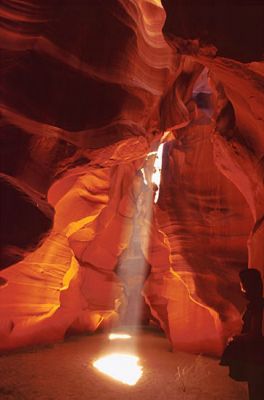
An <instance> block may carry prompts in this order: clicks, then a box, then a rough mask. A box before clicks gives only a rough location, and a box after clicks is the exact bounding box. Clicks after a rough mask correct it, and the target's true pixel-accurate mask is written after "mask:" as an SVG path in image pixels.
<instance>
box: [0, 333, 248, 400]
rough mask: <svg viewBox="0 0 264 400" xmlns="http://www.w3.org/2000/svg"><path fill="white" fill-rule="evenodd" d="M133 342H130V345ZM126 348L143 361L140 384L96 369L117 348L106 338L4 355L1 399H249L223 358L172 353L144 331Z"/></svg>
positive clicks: (165, 343) (161, 340)
mask: <svg viewBox="0 0 264 400" xmlns="http://www.w3.org/2000/svg"><path fill="white" fill-rule="evenodd" d="M130 343H131V342H130ZM130 343H129V344H127V345H125V346H128V349H127V350H128V351H130V352H133V353H136V354H137V355H138V356H139V357H140V364H141V365H142V366H143V375H142V377H141V378H140V380H139V382H138V383H137V384H136V385H135V386H128V385H124V384H122V383H120V382H117V381H115V380H113V379H111V378H110V377H107V376H105V375H104V374H102V373H101V372H99V371H97V370H96V369H95V368H94V367H93V365H92V363H93V361H95V360H96V359H97V358H98V357H99V356H100V355H105V354H108V353H110V352H111V351H114V350H117V347H118V346H119V344H117V342H110V341H109V340H108V338H107V335H105V334H96V335H92V336H75V337H71V338H68V339H66V340H65V341H64V342H61V343H56V344H52V345H47V346H39V347H31V348H27V349H21V350H18V351H13V352H11V353H6V354H1V355H0V399H1V400H70V399H71V400H77V399H78V400H84V399H85V400H93V399H97V400H118V399H123V398H124V399H126V400H134V399H135V400H140V399H144V400H152V399H158V400H163V399H164V400H165V399H166V400H173V399H178V400H246V399H247V385H246V384H245V383H240V382H235V381H233V380H231V379H230V378H229V377H228V370H227V368H225V367H220V366H219V365H218V360H217V359H213V358H209V357H205V356H202V355H192V354H186V353H182V352H174V353H172V352H171V351H170V346H169V343H168V341H167V339H166V338H164V336H163V335H162V334H160V333H158V332H153V331H142V332H139V333H137V334H135V340H134V342H133V341H132V343H133V344H132V345H131V344H130Z"/></svg>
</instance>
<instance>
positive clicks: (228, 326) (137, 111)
mask: <svg viewBox="0 0 264 400" xmlns="http://www.w3.org/2000/svg"><path fill="white" fill-rule="evenodd" d="M0 15H1V20H2V27H1V28H0V37H1V41H0V45H1V114H2V119H1V149H0V152H1V172H0V178H1V179H0V183H1V265H0V351H1V354H3V355H4V356H3V360H4V361H3V363H5V360H7V358H8V357H9V355H11V357H12V356H13V355H14V356H15V355H16V356H17V355H18V356H19V355H20V356H21V354H22V355H23V353H20V352H21V351H23V350H21V349H23V348H25V349H28V348H29V346H31V347H30V348H34V349H35V348H36V347H32V346H37V348H39V349H41V348H42V346H44V351H45V349H47V348H48V349H50V347H45V346H53V345H54V346H56V343H60V344H61V345H65V344H66V345H67V343H69V345H70V346H72V347H73V350H72V351H73V352H74V345H75V344H76V346H77V347H78V348H79V350H78V351H81V350H80V349H81V344H82V343H83V341H87V343H88V342H89V341H90V343H96V342H94V341H95V340H96V338H97V337H105V336H107V335H108V334H109V333H111V332H118V331H119V328H122V329H123V330H124V329H125V331H126V332H129V333H131V332H132V333H133V332H136V335H139V336H140V335H141V333H140V332H141V331H142V337H143V339H142V340H143V341H144V340H146V341H147V339H144V338H145V336H144V335H147V334H146V331H148V330H149V331H150V332H152V333H151V335H153V334H154V335H157V337H159V335H161V337H164V338H166V340H167V342H166V343H167V347H166V348H163V349H162V351H163V352H164V353H168V354H169V355H170V357H174V360H176V359H177V352H180V354H182V356H181V357H197V355H200V356H201V355H204V356H205V357H208V360H217V361H215V362H216V364H217V363H218V362H219V358H220V357H221V354H222V352H223V350H224V348H225V346H226V343H227V340H228V339H229V338H230V337H232V336H234V335H237V334H239V332H240V331H241V327H242V313H243V310H244V309H245V305H246V301H245V299H244V298H243V296H242V294H241V288H240V282H239V272H240V271H241V270H243V269H246V268H249V269H250V268H255V269H258V270H259V271H260V273H261V274H262V276H263V273H264V90H263V88H264V62H263V57H264V28H263V21H264V4H263V2H261V1H254V0H251V1H246V0H240V2H237V1H234V0H229V1H227V0H222V1H219V2H217V1H213V0H212V1H210V0H208V1H202V0H189V1H186V0H87V1H79V0H76V1H65V0H62V1H57V0H38V1H33V0H3V2H2V5H1V6H0ZM124 327H125V328H124ZM144 329H145V331H144ZM153 332H154V333H153ZM157 337H156V336H155V338H156V339H153V338H152V339H151V338H150V341H151V340H152V341H153V347H155V340H158V339H157ZM78 338H80V339H79V340H80V342H78ZM164 340H165V339H164ZM67 341H69V342H67ZM87 346H89V344H87ZM144 346H145V347H146V346H147V343H145V345H142V347H144ZM84 347H85V344H84ZM51 348H52V347H51ZM55 349H56V347H55ZM168 350H170V352H169V351H168ZM34 351H35V350H34ZM38 351H40V352H41V350H37V354H38ZM87 351H88V350H87ZM155 351H156V350H153V352H154V353H155ZM154 353H153V354H154ZM7 354H8V356H7ZM25 354H29V353H25ZM155 354H156V353H155ZM157 354H158V353H157ZM57 356H58V359H59V358H60V355H57ZM153 357H154V356H153ZM157 357H160V355H157ZM210 357H211V358H210ZM0 358H1V357H0ZM62 359H63V357H62ZM195 359H196V358H195ZM67 360H68V359H67ZM188 360H192V358H190V359H189V358H188ZM188 360H187V361H188ZM199 360H200V359H199ZM187 361H186V362H187ZM65 362H66V361H65ZM67 362H69V360H68V361H67ZM153 362H154V361H153ZM167 362H168V368H169V367H170V365H172V364H170V363H172V361H168V360H167ZM188 362H189V363H191V361H188ZM208 362H209V361H208ZM210 362H211V361H210ZM175 363H176V361H175ZM0 364H1V362H0ZM161 364H162V362H161ZM10 368H11V367H10ZM61 368H62V369H63V365H61ZM197 368H198V367H197ZM214 368H218V367H216V366H215V367H214ZM198 369H199V368H198ZM200 369H201V371H202V367H201V368H200ZM219 369H221V373H222V374H224V373H226V374H227V371H225V370H224V369H223V368H220V367H219ZM8 371H9V370H8ZM190 371H191V370H190ZM201 371H200V374H202V372H201ZM190 374H191V372H190ZM0 375H1V372H0ZM168 376H169V375H168ZM171 379H172V378H171ZM215 379H216V381H217V378H215ZM225 379H226V381H228V382H229V379H230V378H228V377H226V378H225ZM95 381H96V384H97V385H98V386H100V379H99V378H98V376H96V378H95ZM105 385H106V384H105ZM160 385H161V386H162V383H160ZM164 385H165V383H164ZM166 385H167V383H166ZM168 385H173V384H172V382H170V383H168ZM184 385H185V384H184ZM234 385H235V383H234ZM242 385H243V384H242ZM187 386H188V385H187V384H186V387H187ZM184 387H185V386H184ZM242 389H243V390H244V389H245V388H244V386H243V387H240V386H239V388H238V389H237V388H236V387H235V386H234V387H233V389H232V390H233V392H232V393H233V397H232V396H230V397H228V394H225V395H223V393H222V392H221V390H222V389H221V388H220V389H219V394H218V397H217V395H215V397H213V394H212V393H211V394H210V393H209V394H208V395H205V394H204V395H201V397H198V395H197V393H196V394H192V393H190V394H188V391H187V392H184V391H183V392H182V393H183V394H182V397H180V396H178V397H177V398H179V399H184V400H185V399H186V400H192V399H201V400H207V399H208V400H210V399H214V400H220V399H227V400H228V399H230V400H232V399H233V400H235V399H239V400H244V399H246V397H243V396H246V395H245V394H244V392H243V394H238V393H240V392H238V390H242ZM1 390H2V392H1ZM98 390H99V389H98ZM107 390H109V388H108V389H105V391H107ZM156 390H157V389H156ZM226 390H228V389H226ZM236 390H237V392H236ZM142 391H143V389H142ZM55 392H56V391H55ZM55 392H54V393H55ZM6 393H7V394H6ZM126 393H127V392H126ZM133 393H134V394H133V396H135V397H131V399H134V398H135V399H140V398H141V397H144V396H143V394H142V393H143V392H142V393H140V394H139V393H137V392H133ZM172 393H173V392H172ZM186 393H187V394H186ZM221 393H222V394H221ZM1 394H2V395H3V396H4V397H3V398H4V399H12V400H13V399H18V400H19V399H20V398H21V399H22V400H23V399H26V400H28V399H35V398H36V397H38V396H36V397H34V396H33V394H32V393H31V397H30V396H28V397H27V396H26V397H23V396H22V394H21V396H22V397H21V396H20V395H16V396H14V397H12V395H10V397H8V392H5V389H4V388H2V389H1V384H0V397H1ZM19 396H20V397H19ZM49 396H50V397H48V395H47V397H45V396H42V397H41V396H40V397H38V398H40V399H71V398H73V399H74V398H76V399H77V398H78V399H81V398H86V397H81V395H80V394H79V395H78V397H74V395H72V397H71V396H70V395H65V394H64V395H63V396H62V397H60V395H59V394H57V395H54V396H53V397H52V395H51V394H49ZM67 396H68V397H67ZM87 396H88V398H91V399H92V398H100V399H101V398H102V399H110V398H118V396H120V397H121V396H124V393H123V392H122V393H121V392H120V393H119V394H118V395H117V394H116V395H115V397H107V395H105V397H102V396H101V397H100V396H99V395H98V397H96V395H95V394H94V396H95V397H89V394H87ZM164 396H165V395H164ZM195 396H196V397H195ZM129 398H130V397H129ZM150 398H153V396H150V397H148V396H145V399H150ZM157 398H159V399H163V398H164V399H165V398H168V399H169V400H170V399H172V398H174V397H173V396H172V395H170V394H168V395H167V397H162V396H158V397H157ZM175 398H176V397H175Z"/></svg>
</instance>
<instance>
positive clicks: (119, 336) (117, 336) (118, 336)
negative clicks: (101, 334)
mask: <svg viewBox="0 0 264 400" xmlns="http://www.w3.org/2000/svg"><path fill="white" fill-rule="evenodd" d="M108 338H109V339H110V340H115V339H121V340H126V339H131V336H130V335H128V334H127V333H110V335H109V336H108Z"/></svg>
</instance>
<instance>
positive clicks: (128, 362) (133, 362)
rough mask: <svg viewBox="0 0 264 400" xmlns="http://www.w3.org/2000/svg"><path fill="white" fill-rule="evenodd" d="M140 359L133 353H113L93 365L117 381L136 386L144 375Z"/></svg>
mask: <svg viewBox="0 0 264 400" xmlns="http://www.w3.org/2000/svg"><path fill="white" fill-rule="evenodd" d="M138 361H139V358H138V357H136V356H134V355H131V354H122V353H113V354H110V355H108V356H105V357H102V358H99V359H98V360H96V361H95V362H94V363H93V366H94V367H95V368H96V369H98V370H99V371H100V372H102V373H104V374H106V375H108V376H110V377H111V378H113V379H115V380H117V381H120V382H122V383H124V384H126V385H130V386H134V385H135V384H136V383H137V382H138V380H139V379H140V377H141V376H142V366H141V365H138Z"/></svg>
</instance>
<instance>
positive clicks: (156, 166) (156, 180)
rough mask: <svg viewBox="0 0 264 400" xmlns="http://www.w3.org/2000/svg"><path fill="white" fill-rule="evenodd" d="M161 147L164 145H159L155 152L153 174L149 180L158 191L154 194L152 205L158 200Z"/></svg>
mask: <svg viewBox="0 0 264 400" xmlns="http://www.w3.org/2000/svg"><path fill="white" fill-rule="evenodd" d="M163 146H164V143H161V144H160V145H159V148H158V151H157V155H156V159H155V162H154V172H153V174H152V179H151V181H152V183H155V184H156V185H157V187H158V189H157V191H156V193H155V197H154V203H157V201H158V198H159V188H160V179H161V168H162V153H163Z"/></svg>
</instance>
